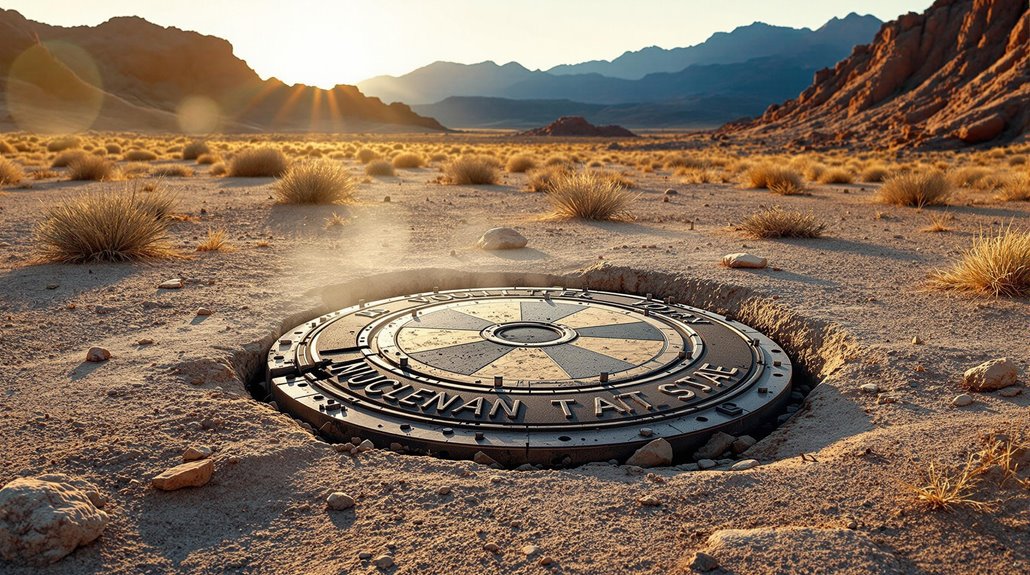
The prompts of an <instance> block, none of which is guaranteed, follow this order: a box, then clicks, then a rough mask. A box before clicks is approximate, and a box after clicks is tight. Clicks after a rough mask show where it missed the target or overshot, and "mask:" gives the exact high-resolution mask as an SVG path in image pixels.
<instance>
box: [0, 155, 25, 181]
mask: <svg viewBox="0 0 1030 575" xmlns="http://www.w3.org/2000/svg"><path fill="white" fill-rule="evenodd" d="M24 177H25V173H24V172H23V171H22V169H21V166H19V165H18V164H16V163H14V162H12V161H10V160H8V159H6V158H0V186H3V185H10V184H17V183H19V182H21V181H22V179H23V178H24Z"/></svg>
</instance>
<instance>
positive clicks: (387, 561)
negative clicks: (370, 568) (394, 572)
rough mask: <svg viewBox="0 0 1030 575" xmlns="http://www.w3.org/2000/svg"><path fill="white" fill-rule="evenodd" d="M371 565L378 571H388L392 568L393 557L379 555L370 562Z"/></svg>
mask: <svg viewBox="0 0 1030 575" xmlns="http://www.w3.org/2000/svg"><path fill="white" fill-rule="evenodd" d="M372 564H373V565H375V566H376V567H377V568H379V569H389V568H390V567H393V557H391V556H389V555H380V556H379V557H376V558H375V559H373V560H372Z"/></svg>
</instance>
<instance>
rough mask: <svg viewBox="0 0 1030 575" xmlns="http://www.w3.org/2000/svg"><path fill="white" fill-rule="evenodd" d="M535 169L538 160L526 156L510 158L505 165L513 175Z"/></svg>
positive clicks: (518, 155) (520, 155) (517, 155)
mask: <svg viewBox="0 0 1030 575" xmlns="http://www.w3.org/2000/svg"><path fill="white" fill-rule="evenodd" d="M535 167H536V160H534V159H533V157H532V156H528V155H526V154H516V155H514V156H512V157H510V158H508V163H507V164H505V165H504V169H505V170H507V171H508V172H510V173H512V174H522V173H525V172H528V171H530V170H532V169H533V168H535Z"/></svg>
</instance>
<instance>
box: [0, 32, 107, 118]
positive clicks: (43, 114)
mask: <svg viewBox="0 0 1030 575" xmlns="http://www.w3.org/2000/svg"><path fill="white" fill-rule="evenodd" d="M102 86H103V82H102V80H101V78H100V71H99V70H98V69H97V65H96V63H95V62H94V61H93V57H92V56H90V55H89V53H88V52H86V51H85V50H83V49H82V48H80V47H78V46H76V45H74V44H69V43H67V42H44V43H41V44H36V45H35V46H32V47H31V48H29V49H28V50H25V51H24V52H22V53H21V54H20V55H19V56H18V57H17V58H15V60H14V62H12V63H11V68H10V71H9V72H8V76H7V109H8V111H9V112H10V114H11V117H12V118H13V119H14V121H15V122H16V123H17V124H18V126H19V127H20V128H21V129H23V130H26V131H30V132H40V133H70V132H80V131H83V130H87V129H89V128H90V126H92V125H93V122H95V121H96V119H97V117H98V116H99V115H100V109H101V107H102V106H103V105H104V92H103V88H102Z"/></svg>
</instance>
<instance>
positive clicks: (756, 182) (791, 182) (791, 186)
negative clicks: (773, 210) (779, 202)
mask: <svg viewBox="0 0 1030 575" xmlns="http://www.w3.org/2000/svg"><path fill="white" fill-rule="evenodd" d="M745 178H746V181H747V186H748V187H749V188H767V189H768V190H769V191H771V192H775V193H777V194H780V195H783V196H791V195H795V194H800V193H801V192H803V191H804V189H805V187H804V184H803V183H802V182H801V176H800V175H799V174H798V173H797V172H795V171H794V170H791V169H790V168H784V167H780V166H776V165H773V164H759V165H757V166H753V167H751V168H749V169H748V170H747V173H746V174H745Z"/></svg>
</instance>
